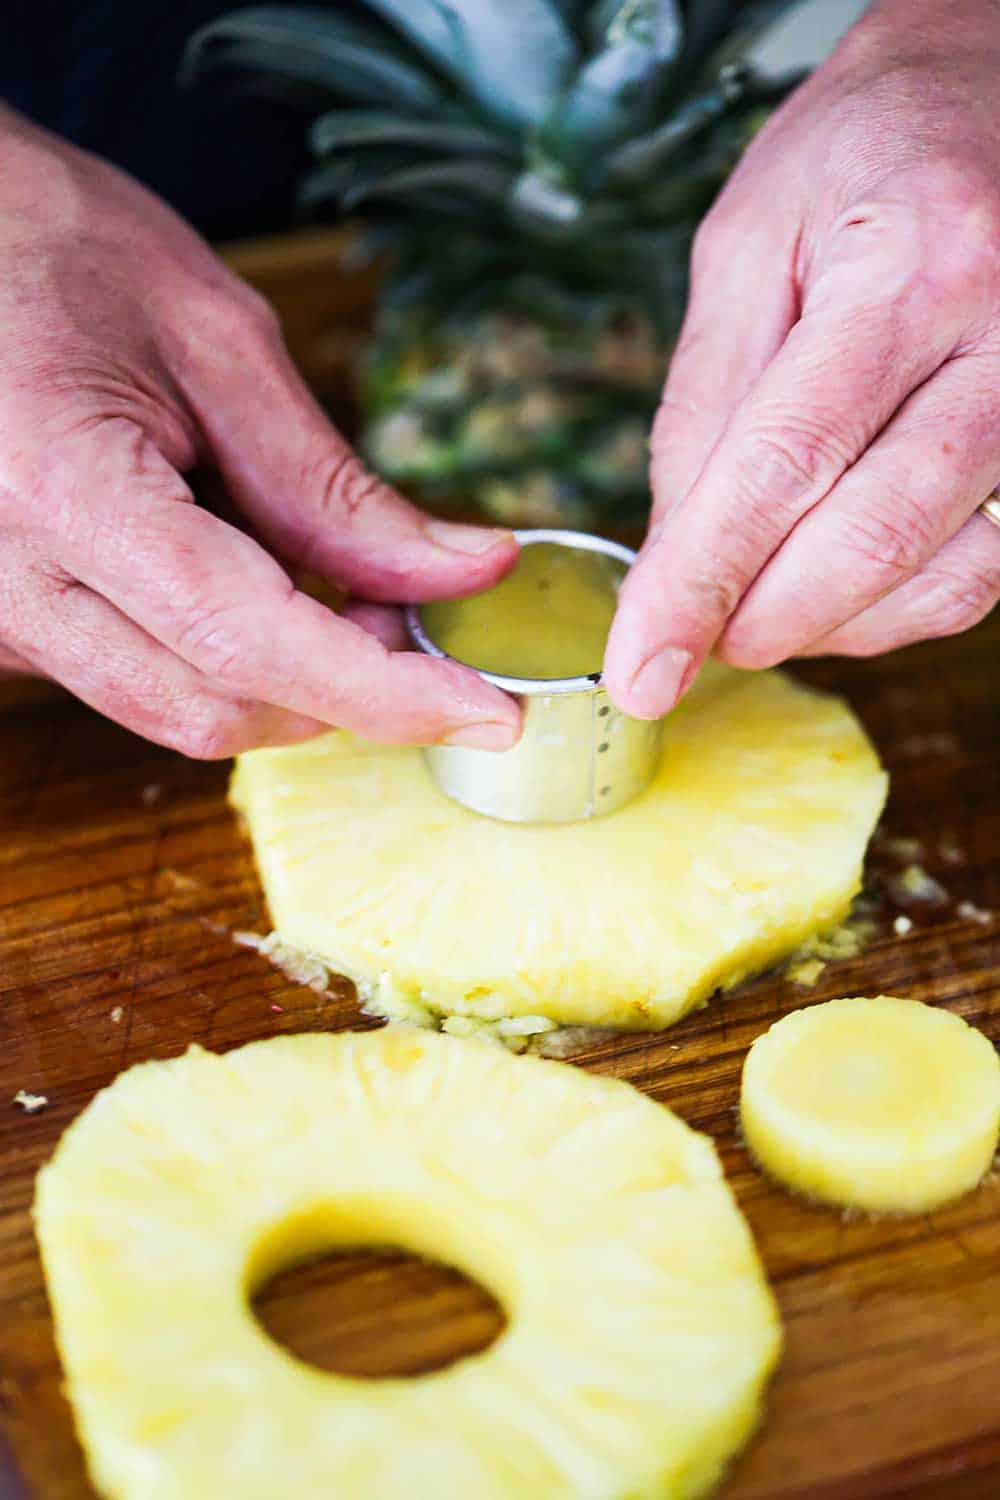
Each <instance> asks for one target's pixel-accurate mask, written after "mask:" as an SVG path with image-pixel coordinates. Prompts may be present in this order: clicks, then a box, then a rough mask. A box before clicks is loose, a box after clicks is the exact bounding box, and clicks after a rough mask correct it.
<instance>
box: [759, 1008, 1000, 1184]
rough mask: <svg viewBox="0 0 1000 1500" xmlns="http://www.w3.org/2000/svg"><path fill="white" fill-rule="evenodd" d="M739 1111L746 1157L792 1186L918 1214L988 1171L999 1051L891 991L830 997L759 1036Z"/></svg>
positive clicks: (947, 1016)
mask: <svg viewBox="0 0 1000 1500" xmlns="http://www.w3.org/2000/svg"><path fill="white" fill-rule="evenodd" d="M740 1113H741V1119H742V1125H743V1133H744V1137H745V1139H746V1142H747V1145H748V1147H749V1149H750V1151H751V1152H752V1154H753V1156H754V1157H755V1159H756V1160H757V1161H758V1162H759V1164H760V1165H761V1166H762V1167H763V1168H764V1170H765V1171H767V1172H768V1173H769V1174H770V1175H771V1176H773V1177H775V1178H777V1180H778V1181H780V1182H782V1183H784V1184H785V1185H786V1186H787V1187H790V1188H791V1189H792V1190H793V1191H794V1192H798V1193H801V1194H803V1195H804V1196H806V1197H809V1198H812V1199H815V1200H817V1201H820V1202H825V1203H835V1204H840V1205H843V1206H845V1207H848V1208H860V1209H866V1210H869V1211H871V1212H874V1213H924V1212H927V1211H929V1210H931V1209H934V1208H937V1207H939V1206H940V1205H941V1204H943V1203H947V1202H949V1201H950V1200H951V1199H954V1198H958V1197H961V1196H962V1195H963V1194H964V1193H967V1192H969V1191H971V1189H972V1188H974V1187H975V1186H976V1185H977V1184H978V1183H979V1182H980V1181H981V1179H982V1178H983V1177H984V1175H985V1174H986V1173H987V1171H988V1170H989V1167H990V1163H991V1162H992V1160H993V1155H994V1152H995V1150H996V1147H997V1137H998V1133H1000V1057H998V1055H997V1052H996V1049H995V1048H994V1046H993V1044H992V1042H990V1040H989V1039H988V1038H987V1037H986V1036H984V1035H983V1034H982V1032H979V1031H977V1030H975V1028H974V1027H971V1026H969V1025H968V1024H967V1023H966V1022H965V1021H964V1020H962V1018H961V1017H960V1016H957V1015H955V1014H953V1013H952V1012H950V1011H946V1010H941V1009H939V1008H937V1007H934V1006H930V1005H924V1004H922V1003H921V1002H920V1001H916V1000H906V999H899V998H897V997H894V996H891V995H878V996H876V997H875V998H874V999H866V998H864V997H860V996H859V997H852V998H848V999H842V1000H830V1001H827V1002H825V1003H824V1004H822V1005H814V1006H809V1007H808V1008H806V1009H803V1010H796V1011H792V1012H790V1013H789V1014H788V1015H786V1016H784V1017H782V1019H781V1020H780V1021H777V1022H776V1023H775V1024H774V1025H773V1026H772V1027H771V1028H770V1030H768V1031H767V1032H765V1033H764V1034H763V1035H762V1036H760V1037H758V1038H757V1040H756V1041H755V1042H754V1044H753V1046H752V1047H751V1049H750V1052H749V1053H748V1055H747V1059H746V1063H745V1064H744V1068H743V1084H742V1091H741V1102H740Z"/></svg>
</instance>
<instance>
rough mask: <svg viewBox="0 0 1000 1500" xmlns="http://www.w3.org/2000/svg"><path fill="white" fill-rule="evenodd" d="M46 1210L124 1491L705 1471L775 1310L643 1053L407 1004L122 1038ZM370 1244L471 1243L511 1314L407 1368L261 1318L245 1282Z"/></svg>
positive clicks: (83, 1393)
mask: <svg viewBox="0 0 1000 1500" xmlns="http://www.w3.org/2000/svg"><path fill="white" fill-rule="evenodd" d="M35 1215H36V1223H37V1229H38V1235H39V1239H40V1242H41V1247H42V1254H43V1259H44V1263H45V1271H46V1276H47V1279H48V1286H49V1291H50V1295H51V1298H52V1303H53V1308H54V1311H55V1319H56V1328H57V1333H58V1340H59V1347H60V1351H61V1354H62V1359H63V1364H64V1366H65V1370H66V1374H67V1376H68V1381H69V1395H70V1399H71V1402H72V1404H73V1409H74V1413H75V1416H76V1422H77V1426H78V1429H79V1432H80V1436H81V1438H82V1440H83V1444H84V1447H85V1449H86V1452H87V1457H88V1462H89V1466H90V1472H91V1475H92V1478H93V1481H94V1483H95V1485H96V1487H97V1488H98V1490H99V1491H100V1492H101V1493H102V1494H104V1495H107V1496H113V1497H116V1500H224V1497H234V1500H235V1497H239V1500H275V1497H276V1496H279V1495H302V1496H308V1497H317V1500H318V1497H321V1496H334V1495H336V1496H338V1497H342V1500H373V1497H375V1496H380V1497H382V1496H384V1497H387V1500H388V1497H396V1496H408V1497H412V1500H480V1497H482V1500H486V1497H490V1500H504V1497H510V1500H532V1497H537V1500H559V1497H564V1500H580V1497H582V1496H593V1497H598V1496H600V1497H604V1500H615V1497H622V1500H625V1497H629V1500H640V1497H646V1496H649V1497H653V1496H658V1497H691V1496H697V1495H701V1494H704V1493H705V1491H706V1490H707V1489H709V1488H710V1487H711V1486H712V1485H713V1483H714V1482H715V1481H716V1480H717V1479H718V1477H719V1475H720V1473H721V1471H722V1470H723V1468H724V1466H725V1464H726V1462H727V1460H728V1459H729V1458H730V1457H731V1456H732V1454H733V1453H734V1452H735V1451H736V1450H737V1449H738V1448H739V1447H740V1445H741V1444H742V1443H743V1442H744V1441H745V1440H746V1438H747V1437H748V1436H749V1434H750V1433H751V1432H752V1431H753V1429H754V1427H755V1425H756V1423H757V1421H758V1418H759V1414H760V1404H761V1396H762V1391H763V1387H764V1383H765V1381H766V1379H767V1376H768V1374H769V1372H770V1370H771V1369H772V1367H773V1365H774V1363H775V1360H776V1359H777V1356H778V1353H779V1347H780V1342H781V1335H780V1325H779V1320H778V1316H777V1313H776V1310H775V1306H774V1302H773V1300H772V1297H771V1295H770V1292H769V1290H768V1287H767V1284H766V1282H765V1279H764V1276H763V1273H762V1271H761V1267H760V1264H759V1261H758V1259H757V1255H756V1252H755V1249H754V1245H753V1241H752V1239H751V1237H750V1233H749V1230H748V1229H747V1226H746V1224H745V1223H744V1221H743V1219H742V1217H741V1215H740V1213H739V1210H738V1209H737V1207H736V1204H735V1202H734V1200H733V1197H732V1195H731V1193H730V1191H729V1189H728V1187H727V1185H726V1183H725V1180H724V1178H723V1176H722V1172H721V1169H720V1166H719V1162H718V1159H717V1157H716V1154H715V1149H714V1147H713V1146H712V1144H711V1142H710V1141H709V1140H708V1139H707V1138H706V1137H704V1136H701V1135H698V1134H696V1133H695V1132H694V1131H692V1130H690V1129H689V1128H688V1127H687V1126H686V1125H684V1124H683V1123H682V1122H681V1121H680V1120H679V1119H677V1118H676V1116H674V1115H673V1114H671V1113H670V1112H669V1111H668V1110H667V1109H664V1108H662V1107H661V1106H660V1105H658V1104H655V1103H654V1102H653V1101H652V1100H651V1099H648V1098H646V1097H645V1096H644V1095H642V1094H640V1093H639V1092H638V1091H637V1090H635V1089H633V1088H632V1087H631V1086H630V1085H629V1084H625V1083H622V1082H619V1081H617V1080H613V1079H607V1078H597V1077H590V1076H588V1075H587V1074H585V1073H583V1072H580V1071H578V1070H577V1069H575V1068H572V1067H570V1066H568V1065H566V1064H562V1063H554V1062H547V1061H544V1060H542V1059H539V1058H518V1057H513V1056H511V1055H510V1054H509V1053H507V1052H505V1051H504V1050H503V1049H502V1048H499V1047H494V1046H490V1045H489V1044H485V1043H483V1042H478V1041H468V1040H460V1039H458V1038H454V1037H448V1036H442V1035H439V1034H436V1033H433V1032H420V1031H416V1030H414V1029H413V1028H410V1027H390V1028H388V1029H387V1030H384V1031H378V1032H368V1033H365V1034H358V1033H351V1032H346V1033H340V1034H336V1035H331V1034H328V1033H324V1034H321V1033H314V1034H312V1035H302V1036H288V1037H280V1038H277V1039H272V1040H269V1041H263V1042H255V1043H252V1044H251V1045H249V1046H246V1047H242V1048H239V1049H238V1050H236V1051H234V1052H230V1053H228V1054H225V1055H222V1056H219V1055H215V1054H212V1053H208V1052H204V1051H202V1050H201V1049H200V1048H198V1047H192V1048H191V1049H190V1050H189V1051H188V1053H187V1054H186V1055H185V1056H184V1057H181V1058H175V1059H172V1060H171V1061H169V1062H150V1063H144V1064H142V1065H140V1066H138V1067H134V1068H131V1069H130V1070H129V1071H128V1072H127V1073H124V1074H122V1075H121V1076H120V1077H119V1078H118V1079H117V1080H116V1082H115V1083H114V1084H112V1086H111V1087H110V1088H108V1089H106V1090H105V1091H104V1092H103V1093H102V1094H100V1095H98V1097H97V1098H96V1099H95V1100H94V1102H93V1103H92V1104H91V1105H90V1106H89V1107H88V1108H87V1109H86V1110H85V1111H84V1113H83V1114H82V1115H81V1116H80V1118H79V1119H78V1120H77V1121H76V1122H75V1123H74V1124H73V1125H72V1126H71V1128H70V1129H69V1130H68V1131H67V1133H66V1135H65V1136H64V1137H63V1139H62V1141H61V1143H60V1145H59V1148H58V1150H57V1151H56V1154H55V1157H54V1159H53V1161H52V1162H51V1163H50V1165H48V1166H47V1167H45V1168H44V1169H43V1171H42V1172H41V1174H40V1176H39V1180H38V1190H37V1196H36V1205H35ZM365 1245H397V1246H404V1247H406V1248H408V1249H410V1250H412V1251H415V1252H417V1253H419V1254H425V1255H428V1256H432V1257H434V1258H436V1259H438V1260H441V1261H444V1262H448V1263H450V1264H453V1265H455V1266H458V1267H460V1268H462V1269H464V1270H465V1271H466V1272H468V1273H469V1274H471V1275H472V1276H475V1277H477V1278H478V1279H479V1280H480V1281H481V1282H482V1283H483V1284H484V1285H486V1286H488V1287H490V1288H491V1289H492V1290H493V1292H494V1293H495V1295H496V1296H497V1297H498V1298H499V1299H500V1301H501V1302H502V1304H503V1306H504V1308H505V1311H506V1314H507V1319H508V1322H507V1327H506V1330H505V1331H504V1333H503V1334H502V1335H501V1336H500V1338H499V1339H498V1340H497V1342H496V1343H494V1344H493V1345H492V1346H491V1347H490V1348H489V1349H488V1350H486V1351H485V1352H484V1353H482V1354H479V1355H476V1356H474V1357H472V1358H469V1359H465V1360H463V1361H460V1362H459V1363H457V1364H454V1365H452V1366H451V1367H450V1368H448V1369H445V1370H441V1371H437V1372H435V1373H433V1374H429V1375H426V1376H419V1377H416V1378H411V1379H405V1378H393V1379H380V1380H366V1379H359V1378H348V1377H345V1376H340V1375H334V1374H329V1373H326V1372H324V1371H321V1370H318V1369H316V1368H314V1367H312V1366H309V1365H306V1364H304V1363H302V1362H300V1361H299V1360H298V1359H296V1358H294V1357H293V1356H291V1355H290V1354H288V1353H286V1352H285V1351H284V1350H283V1349H281V1348H280V1347H279V1346H278V1345H277V1344H274V1343H272V1342H271V1340H270V1339H269V1338H268V1337H267V1335H266V1334H265V1333H264V1331H263V1329H262V1328H261V1327H260V1325H259V1324H258V1323H257V1322H256V1321H255V1319H254V1317H253V1314H252V1312H251V1310H250V1301H249V1299H250V1297H251V1296H252V1294H253V1292H254V1290H255V1288H256V1287H257V1286H259V1285H260V1284H262V1283H263V1281H264V1280H266V1279H267V1278H269V1277H270V1276H271V1275H272V1274H273V1273H274V1272H275V1271H276V1270H277V1269H279V1268H280V1267H282V1266H285V1265H288V1264H290V1263H291V1262H293V1261H294V1260H296V1259H301V1258H303V1257H306V1256H310V1255H314V1254H316V1253H318V1252H324V1251H329V1250H330V1249H331V1248H334V1247H346V1246H353V1247H357V1246H365Z"/></svg>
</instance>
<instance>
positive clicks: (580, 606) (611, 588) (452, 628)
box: [420, 542, 625, 679]
mask: <svg viewBox="0 0 1000 1500" xmlns="http://www.w3.org/2000/svg"><path fill="white" fill-rule="evenodd" d="M624 576H625V565H624V563H622V562H620V561H619V560H618V559H617V558H614V557H608V556H607V555H606V554H605V553H603V552H590V551H584V549H583V548H582V547H567V546H564V545H562V544H560V543H553V542H536V543H534V544H532V545H531V546H527V547H525V548H524V549H523V550H522V552H521V556H520V558H519V559H518V562H517V564H516V566H515V567H514V568H513V570H512V571H511V572H510V573H508V574H507V577H506V578H504V579H502V580H501V582H500V583H498V584H497V585H496V586H495V587H494V588H491V589H487V590H486V591H485V592H484V593H481V594H473V595H472V596H471V597H469V598H465V599H445V600H441V601H439V602H438V603H435V604H425V605H423V606H422V608H421V611H420V613H421V618H422V621H423V625H424V629H425V630H426V632H427V634H428V635H429V636H430V638H431V640H432V641H433V642H434V644H435V645H436V646H439V647H440V649H441V650H442V651H444V652H446V653H447V654H448V656H450V657H452V658H453V659H454V660H455V661H460V662H464V663H465V664H466V665H467V666H470V667H476V668H477V669H478V670H479V671H483V672H496V673H499V674H500V675H501V676H504V677H524V678H534V679H544V678H560V677H583V676H585V675H586V674H587V673H592V672H599V671H600V670H601V668H602V666H603V665H604V648H605V646H606V644H607V639H608V633H609V631H610V630H611V622H612V620H613V619H614V614H615V605H616V603H617V600H618V590H619V588H620V586H621V581H622V579H623V578H624Z"/></svg>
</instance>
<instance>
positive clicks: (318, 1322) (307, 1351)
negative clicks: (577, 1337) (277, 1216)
mask: <svg viewBox="0 0 1000 1500" xmlns="http://www.w3.org/2000/svg"><path fill="white" fill-rule="evenodd" d="M380 1208H381V1209H385V1210H388V1213H387V1215H386V1217H385V1219H384V1220H383V1222H380V1223H378V1224H376V1223H375V1222H374V1220H375V1218H376V1217H378V1218H382V1215H381V1214H379V1209H380ZM367 1209H368V1211H367V1213H365V1214H364V1216H363V1219H362V1222H365V1221H367V1228H368V1230H369V1233H371V1235H372V1237H373V1238H375V1237H376V1236H377V1237H378V1240H379V1248H377V1249H376V1248H374V1247H373V1248H367V1247H364V1246H363V1245H359V1240H364V1239H365V1238H366V1237H367V1236H366V1235H365V1233H364V1231H362V1233H361V1234H359V1233H358V1217H359V1216H358V1214H357V1211H356V1210H355V1211H353V1212H352V1211H351V1209H350V1208H348V1207H347V1205H342V1206H341V1209H340V1211H339V1212H338V1210H337V1209H336V1208H331V1207H330V1206H319V1207H316V1208H314V1209H313V1210H311V1211H306V1212H305V1213H300V1214H296V1215H293V1216H292V1217H291V1218H290V1219H286V1220H284V1221H282V1222H279V1223H278V1224H276V1225H274V1226H273V1227H272V1228H271V1230H270V1231H269V1232H268V1233H266V1234H265V1235H264V1237H263V1238H262V1239H261V1240H260V1241H259V1242H258V1243H257V1246H256V1248H255V1251H254V1253H253V1255H252V1256H251V1259H250V1262H249V1265H248V1267H247V1276H246V1283H245V1284H246V1288H247V1294H248V1300H249V1302H250V1307H251V1311H252V1312H253V1315H254V1317H255V1319H256V1321H257V1324H258V1326H259V1327H260V1328H261V1329H262V1330H263V1332H264V1333H265V1334H266V1335H267V1336H268V1338H270V1339H271V1340H273V1342H274V1343H276V1344H278V1345H279V1346H280V1347H281V1348H283V1349H284V1350H286V1351H287V1352H290V1353H291V1354H293V1355H295V1356H296V1358H298V1359H300V1360H303V1361H304V1362H305V1363H306V1364H310V1365H313V1366H314V1367H318V1368H319V1369H322V1370H327V1371H330V1372H332V1373H334V1374H337V1375H348V1376H355V1377H361V1378H368V1379H386V1378H390V1377H400V1376H415V1375H423V1374H428V1373H430V1372H431V1371H433V1370H441V1369H444V1368H446V1367H447V1366H448V1365H452V1364H455V1363H456V1361H458V1360H460V1359H466V1358H468V1357H469V1356H470V1355H473V1354H480V1353H482V1352H483V1351H484V1350H486V1349H488V1348H489V1347H490V1346H491V1345H492V1344H493V1343H495V1342H496V1340H497V1339H498V1338H499V1337H500V1335H501V1334H502V1333H503V1332H504V1330H505V1329H506V1327H507V1317H506V1314H505V1312H504V1309H503V1307H502V1306H501V1304H500V1302H499V1301H498V1300H497V1299H496V1298H495V1297H494V1296H493V1295H492V1293H490V1292H489V1291H488V1290H487V1289H486V1288H485V1287H484V1286H483V1285H482V1283H481V1282H479V1281H477V1280H475V1279H474V1278H473V1277H472V1276H469V1275H467V1274H466V1273H465V1272H464V1271H460V1270H458V1269H456V1268H455V1267H454V1266H452V1265H448V1264H446V1263H445V1262H444V1261H443V1260H442V1259H438V1258H437V1257H436V1256H435V1254H434V1253H433V1248H432V1247H428V1249H427V1251H426V1252H424V1253H421V1254H415V1253H413V1251H411V1250H410V1249H408V1248H405V1247H403V1246H401V1245H399V1243H398V1239H402V1238H404V1236H403V1235H399V1236H398V1239H397V1234H396V1233H394V1232H393V1227H392V1223H391V1219H392V1213H391V1208H389V1205H388V1204H380V1205H377V1206H376V1205H373V1204H368V1205H367ZM352 1229H353V1233H352V1232H351V1231H352ZM405 1237H407V1238H408V1236H405ZM393 1241H396V1243H395V1244H393ZM388 1246H392V1248H387V1247H388ZM423 1248H424V1247H421V1250H422V1251H423ZM446 1253H447V1252H446Z"/></svg>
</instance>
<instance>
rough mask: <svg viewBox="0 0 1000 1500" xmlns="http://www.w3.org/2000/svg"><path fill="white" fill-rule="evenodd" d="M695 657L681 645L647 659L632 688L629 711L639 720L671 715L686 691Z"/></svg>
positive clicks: (663, 650) (666, 648)
mask: <svg viewBox="0 0 1000 1500" xmlns="http://www.w3.org/2000/svg"><path fill="white" fill-rule="evenodd" d="M693 661H694V657H693V656H692V655H691V652H690V651H681V650H680V649H679V647H677V646H662V647H661V648H660V650H659V651H655V652H654V653H653V655H652V656H650V657H647V658H646V660H645V661H644V662H643V664H642V666H641V667H640V668H639V670H638V671H637V672H636V674H635V676H634V677H633V678H632V681H631V682H630V683H629V689H628V712H629V713H630V714H634V715H635V717H636V718H637V719H659V718H661V717H662V716H663V715H664V714H667V713H669V712H670V710H671V709H672V708H673V706H674V704H675V703H676V702H677V700H678V698H679V697H680V695H681V692H682V690H683V688H684V684H685V679H686V677H687V675H688V672H689V671H690V669H691V663H692V662H693Z"/></svg>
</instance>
